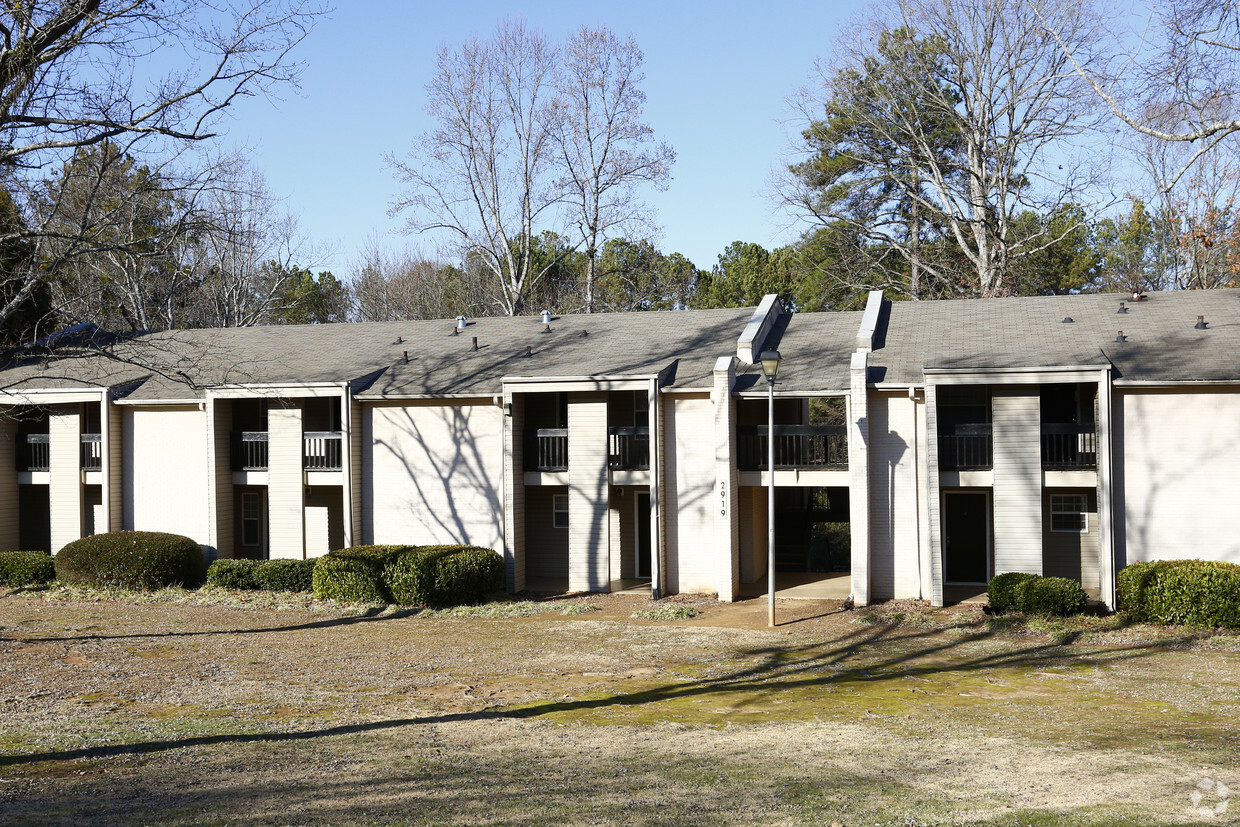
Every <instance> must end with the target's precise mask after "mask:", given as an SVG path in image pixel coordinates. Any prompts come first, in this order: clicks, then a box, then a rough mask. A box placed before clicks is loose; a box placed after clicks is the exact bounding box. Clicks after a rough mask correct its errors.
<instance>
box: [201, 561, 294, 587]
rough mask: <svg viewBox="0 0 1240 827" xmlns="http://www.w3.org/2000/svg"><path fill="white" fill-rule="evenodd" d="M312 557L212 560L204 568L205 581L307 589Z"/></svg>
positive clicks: (239, 585)
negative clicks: (205, 572) (212, 561)
mask: <svg viewBox="0 0 1240 827" xmlns="http://www.w3.org/2000/svg"><path fill="white" fill-rule="evenodd" d="M316 562H317V560H316V559H310V560H216V561H215V562H214V563H212V564H211V566H210V567H209V568H208V569H207V582H208V583H210V584H211V585H213V586H220V587H222V588H225V589H249V590H258V589H262V590H266V591H274V592H308V591H310V590H311V589H312V588H313V587H314V567H315V563H316Z"/></svg>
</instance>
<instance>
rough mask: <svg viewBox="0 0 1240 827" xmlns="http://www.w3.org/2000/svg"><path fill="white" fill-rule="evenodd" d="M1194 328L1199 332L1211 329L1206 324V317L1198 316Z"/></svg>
mask: <svg viewBox="0 0 1240 827" xmlns="http://www.w3.org/2000/svg"><path fill="white" fill-rule="evenodd" d="M1193 327H1194V328H1195V329H1197V330H1205V329H1206V328H1207V327H1209V325H1207V324H1206V317H1205V316H1198V317H1197V324H1195V325H1193Z"/></svg>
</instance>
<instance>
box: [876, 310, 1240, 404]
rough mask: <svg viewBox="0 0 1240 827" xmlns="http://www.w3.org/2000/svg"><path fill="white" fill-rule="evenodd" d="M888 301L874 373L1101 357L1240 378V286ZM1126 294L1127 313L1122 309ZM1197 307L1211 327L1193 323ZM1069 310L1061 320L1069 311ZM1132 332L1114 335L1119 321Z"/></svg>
mask: <svg viewBox="0 0 1240 827" xmlns="http://www.w3.org/2000/svg"><path fill="white" fill-rule="evenodd" d="M1129 298H1130V297H1129V296H1128V295H1127V294H1123V293H1102V294H1088V295H1079V296H1039V297H1024V298H1002V299H973V300H970V299H961V300H953V301H935V302H892V303H891V304H890V305H889V306H888V310H889V315H890V317H889V318H887V319H885V320H884V321H885V323H884V324H881V325H880V335H879V341H878V342H877V343H876V347H875V349H874V353H873V354H872V356H871V358H870V364H871V365H872V366H874V367H875V368H877V369H876V370H872V371H871V374H872V375H871V381H881V382H891V383H897V384H900V383H913V384H916V383H920V382H922V381H923V377H924V375H923V370H924V369H926V368H940V369H961V370H980V369H986V368H991V369H994V368H1032V367H1060V366H1080V367H1088V366H1097V367H1103V366H1105V365H1107V364H1108V363H1110V364H1113V365H1114V366H1115V368H1116V371H1117V372H1116V374H1115V376H1116V378H1117V379H1120V380H1129V381H1153V382H1172V381H1200V382H1208V381H1228V380H1237V379H1240V290H1208V291H1205V290H1203V291H1176V292H1164V293H1148V294H1146V298H1145V299H1144V300H1143V301H1140V302H1132V301H1130V300H1129ZM1121 301H1123V302H1124V304H1125V307H1126V308H1127V311H1128V312H1126V313H1122V314H1121V313H1119V312H1117V311H1118V310H1119V303H1120V302H1121ZM1198 316H1204V317H1205V319H1206V322H1207V323H1208V328H1207V329H1206V330H1196V329H1194V327H1193V326H1194V324H1195V323H1196V321H1197V317H1198ZM1065 317H1070V318H1072V319H1073V321H1072V322H1071V323H1065V322H1064V318H1065ZM1121 330H1122V331H1123V332H1124V336H1125V337H1126V338H1127V340H1128V341H1127V342H1122V343H1121V342H1116V341H1115V338H1116V336H1117V334H1118V333H1119V331H1121Z"/></svg>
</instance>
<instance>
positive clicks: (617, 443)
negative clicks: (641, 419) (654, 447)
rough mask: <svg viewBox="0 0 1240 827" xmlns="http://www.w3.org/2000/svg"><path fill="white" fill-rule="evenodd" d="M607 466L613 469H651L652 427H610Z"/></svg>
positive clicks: (608, 431)
mask: <svg viewBox="0 0 1240 827" xmlns="http://www.w3.org/2000/svg"><path fill="white" fill-rule="evenodd" d="M607 467H608V468H610V469H611V470H613V471H644V470H649V468H650V428H649V427H647V426H645V425H641V426H637V427H631V428H618V427H612V428H608V429H607Z"/></svg>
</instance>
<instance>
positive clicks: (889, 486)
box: [869, 393, 921, 600]
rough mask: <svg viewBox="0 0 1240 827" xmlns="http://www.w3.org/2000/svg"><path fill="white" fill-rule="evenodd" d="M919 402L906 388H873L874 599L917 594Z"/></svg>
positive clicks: (918, 587)
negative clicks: (895, 390) (883, 390)
mask: <svg viewBox="0 0 1240 827" xmlns="http://www.w3.org/2000/svg"><path fill="white" fill-rule="evenodd" d="M916 416H917V407H916V404H915V403H914V402H913V401H912V400H911V399H909V398H908V394H906V393H871V394H870V395H869V418H870V444H869V449H870V450H869V458H870V459H869V465H870V481H869V484H870V589H871V597H873V599H875V600H889V599H891V598H900V599H904V598H916V597H917V596H918V594H919V591H920V588H921V586H920V581H919V577H918V544H917V541H918V531H917V523H918V520H917V463H916V448H917V446H916V433H917V431H916V428H917V420H916Z"/></svg>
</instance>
